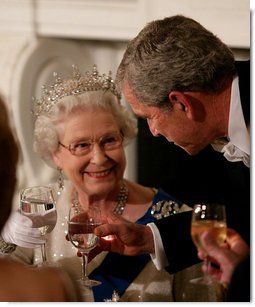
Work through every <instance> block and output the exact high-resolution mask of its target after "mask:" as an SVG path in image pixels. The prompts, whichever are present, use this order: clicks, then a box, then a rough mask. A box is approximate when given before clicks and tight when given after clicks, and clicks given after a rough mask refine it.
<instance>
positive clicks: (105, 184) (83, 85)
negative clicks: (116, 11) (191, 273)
mask: <svg viewBox="0 0 255 307" xmlns="http://www.w3.org/2000/svg"><path fill="white" fill-rule="evenodd" d="M34 114H35V116H36V121H35V130H34V137H35V139H34V149H35V152H37V153H38V154H39V155H40V156H41V157H42V158H43V159H44V160H45V161H46V162H47V163H48V164H49V165H51V166H52V167H54V168H57V169H58V170H59V171H60V172H61V173H62V174H64V176H65V178H66V180H65V181H64V182H62V180H60V181H59V183H58V186H59V190H58V192H59V197H58V199H57V205H56V206H57V212H58V220H57V224H56V226H55V228H54V230H53V231H52V232H51V233H50V234H49V235H48V238H47V255H48V259H49V260H50V261H51V262H57V263H59V264H61V265H62V266H63V267H64V268H66V269H67V270H69V271H70V273H72V274H73V275H75V276H76V277H77V278H78V277H79V276H80V270H81V263H80V258H79V257H77V255H76V253H77V250H76V248H75V247H73V246H72V245H71V243H70V242H68V241H67V240H65V236H66V234H67V216H68V210H69V208H70V206H72V204H74V203H77V202H79V204H80V205H81V206H83V207H84V208H87V207H89V206H97V207H99V208H100V209H101V212H102V215H107V214H108V213H110V212H111V213H112V212H114V213H115V214H118V215H122V217H123V218H125V219H127V220H129V221H132V222H136V223H141V224H147V223H149V222H152V221H154V220H155V219H158V218H162V217H164V216H167V215H169V214H171V213H176V212H177V211H179V210H180V209H181V210H186V209H187V206H186V205H183V204H182V203H180V202H178V201H176V200H175V199H173V198H172V197H171V196H170V195H168V194H166V193H165V192H163V191H162V190H156V189H154V188H150V187H144V186H141V185H139V184H137V183H134V182H131V181H129V180H127V179H125V178H124V177H123V176H124V171H125V167H126V158H125V152H124V147H125V146H126V145H127V144H128V143H129V142H130V141H131V140H132V139H133V138H134V137H135V136H136V131H137V128H136V119H135V118H134V116H133V114H132V113H130V112H129V111H128V110H127V109H125V108H124V107H123V106H122V105H121V104H120V96H119V94H118V93H117V91H116V89H115V84H114V82H113V80H112V78H111V76H110V75H109V76H106V75H100V74H99V73H98V71H97V68H96V66H94V68H93V71H92V73H88V72H87V73H86V74H85V75H82V74H81V73H80V72H79V71H78V69H77V68H75V67H74V68H73V75H72V77H71V78H69V79H61V78H57V79H56V83H55V84H54V86H53V87H52V88H51V90H47V89H45V90H44V93H43V96H42V97H41V98H40V99H39V100H36V101H35V109H34ZM165 201H168V202H165ZM16 214H17V212H16ZM20 227H21V228H22V227H24V226H23V225H20ZM8 231H9V232H11V230H10V227H9V230H8ZM8 231H6V232H8ZM6 232H5V231H4V232H2V236H3V237H4V238H6V237H8V238H10V237H11V236H10V235H6ZM24 233H25V232H24ZM26 233H28V232H26ZM37 235H38V234H37V233H34V236H33V234H32V235H31V232H30V236H31V237H29V236H27V238H26V241H27V242H28V243H29V244H30V247H32V246H33V244H34V246H38V243H39V244H40V243H41V241H42V239H41V238H39V237H38V236H37ZM12 237H14V238H15V234H14V235H12ZM38 240H41V241H38ZM9 241H10V240H9ZM12 243H16V244H17V245H21V246H23V247H24V246H25V247H26V246H28V245H26V244H23V245H22V242H15V240H13V241H12ZM37 251H38V250H35V251H34V250H31V249H26V250H25V249H24V248H22V249H21V248H20V247H19V248H17V249H16V251H15V252H13V253H12V257H15V258H16V259H18V258H19V259H23V261H25V262H27V263H31V264H32V263H35V262H36V261H37V258H38V255H37ZM88 271H89V276H90V278H94V279H96V280H100V281H101V282H102V284H101V285H99V286H96V287H93V292H94V299H95V301H104V300H105V299H110V298H111V297H112V293H113V292H114V291H116V292H117V293H118V294H119V295H120V297H121V300H123V301H137V300H139V299H141V300H143V301H172V300H173V297H172V278H173V277H172V276H171V275H169V274H168V273H167V272H166V271H165V270H161V271H158V270H157V269H156V268H155V266H154V264H153V262H152V260H151V258H150V256H149V255H140V256H134V257H127V256H123V255H119V254H115V253H112V252H109V253H107V252H102V253H100V254H98V255H97V256H96V257H95V258H93V260H92V261H90V263H89V266H88Z"/></svg>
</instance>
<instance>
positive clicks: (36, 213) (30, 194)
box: [20, 186, 57, 266]
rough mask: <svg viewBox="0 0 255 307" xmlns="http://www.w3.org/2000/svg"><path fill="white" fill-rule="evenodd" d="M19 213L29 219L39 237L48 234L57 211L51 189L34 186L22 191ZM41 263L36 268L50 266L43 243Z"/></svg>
mask: <svg viewBox="0 0 255 307" xmlns="http://www.w3.org/2000/svg"><path fill="white" fill-rule="evenodd" d="M20 210H21V213H22V214H23V215H25V216H27V217H29V218H30V219H31V221H32V227H33V228H39V230H40V232H41V235H42V236H45V235H46V234H47V233H50V232H51V231H52V230H53V229H54V227H55V225H56V222H57V210H56V205H55V200H54V197H53V191H52V188H50V187H47V186H34V187H29V188H26V189H24V190H23V191H22V192H21V194H20ZM41 253H42V263H40V264H38V266H45V265H50V263H49V262H48V260H47V254H46V246H45V243H43V244H42V245H41Z"/></svg>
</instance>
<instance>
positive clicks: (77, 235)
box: [68, 205, 102, 287]
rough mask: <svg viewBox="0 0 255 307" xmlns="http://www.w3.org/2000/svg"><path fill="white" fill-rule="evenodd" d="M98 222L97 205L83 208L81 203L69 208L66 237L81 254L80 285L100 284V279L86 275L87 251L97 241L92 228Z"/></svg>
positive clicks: (99, 212)
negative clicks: (93, 278)
mask: <svg viewBox="0 0 255 307" xmlns="http://www.w3.org/2000/svg"><path fill="white" fill-rule="evenodd" d="M100 224H102V219H101V211H100V210H99V208H97V207H90V208H88V209H84V208H82V206H81V205H75V206H73V207H71V208H70V210H69V217H68V237H69V240H70V242H71V243H72V244H73V245H74V246H75V247H76V248H77V249H78V250H79V251H80V253H81V255H82V276H81V279H80V280H79V283H80V284H81V285H82V286H87V287H92V286H97V285H100V284H101V282H100V281H97V280H92V279H89V277H88V275H87V263H88V255H89V252H90V251H91V250H92V249H93V248H95V247H96V246H97V244H98V242H99V238H98V237H97V236H96V235H95V234H94V233H93V230H94V229H95V228H96V227H97V226H99V225H100Z"/></svg>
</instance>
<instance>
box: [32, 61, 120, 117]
mask: <svg viewBox="0 0 255 307" xmlns="http://www.w3.org/2000/svg"><path fill="white" fill-rule="evenodd" d="M72 69H73V71H72V76H71V78H69V79H62V78H60V77H59V76H58V74H57V73H56V72H54V73H53V76H54V77H55V78H56V80H55V83H54V84H53V85H51V86H50V87H49V88H47V87H46V86H45V85H43V86H42V91H43V94H42V96H41V98H40V99H36V98H34V97H33V110H32V113H33V115H34V116H35V117H36V118H37V117H38V116H40V115H42V114H45V113H48V112H49V111H50V109H51V108H52V107H53V106H54V105H55V104H57V103H58V101H59V100H60V99H61V98H63V97H66V96H72V95H80V94H82V93H85V92H89V91H99V90H110V91H111V92H112V93H113V94H114V95H115V96H116V97H117V98H118V101H120V98H121V95H120V94H119V92H118V91H117V89H116V85H115V83H114V80H113V79H112V77H111V75H112V72H111V71H109V73H108V76H107V75H106V74H103V75H100V74H99V73H98V70H97V66H96V65H94V66H93V70H92V73H90V72H88V71H87V72H86V73H85V75H82V74H81V72H80V71H79V69H78V68H77V67H76V66H75V65H72Z"/></svg>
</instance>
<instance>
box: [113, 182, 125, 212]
mask: <svg viewBox="0 0 255 307" xmlns="http://www.w3.org/2000/svg"><path fill="white" fill-rule="evenodd" d="M127 198H128V188H127V186H126V184H125V182H123V184H122V186H121V188H120V192H119V195H118V199H117V203H116V206H115V207H114V209H113V213H116V214H119V215H122V213H123V211H124V209H125V206H126V201H127Z"/></svg>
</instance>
